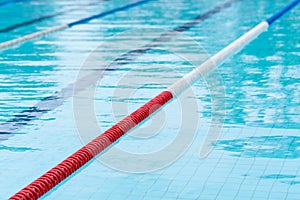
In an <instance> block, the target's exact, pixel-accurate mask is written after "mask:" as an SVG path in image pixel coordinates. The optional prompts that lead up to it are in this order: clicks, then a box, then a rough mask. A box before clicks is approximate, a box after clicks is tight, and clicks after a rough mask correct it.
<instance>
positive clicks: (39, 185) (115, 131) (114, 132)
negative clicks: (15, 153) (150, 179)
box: [10, 0, 300, 200]
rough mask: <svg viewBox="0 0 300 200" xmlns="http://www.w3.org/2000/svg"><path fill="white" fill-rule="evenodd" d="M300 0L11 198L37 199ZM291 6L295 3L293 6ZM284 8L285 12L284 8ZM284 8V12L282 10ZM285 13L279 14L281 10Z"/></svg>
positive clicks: (255, 35)
mask: <svg viewBox="0 0 300 200" xmlns="http://www.w3.org/2000/svg"><path fill="white" fill-rule="evenodd" d="M299 1H300V0H295V1H293V2H292V3H290V4H289V5H287V6H286V7H285V8H284V9H282V10H281V11H279V12H278V13H276V14H274V15H273V16H272V17H271V18H268V20H269V19H271V20H269V21H268V20H266V21H263V22H261V23H259V24H258V25H257V26H255V27H254V28H253V29H251V30H250V31H248V32H247V33H245V34H244V35H242V36H241V37H240V38H238V39H237V40H235V41H234V42H232V43H231V44H229V45H228V46H227V47H225V48H224V49H222V50H221V51H219V52H218V53H217V54H215V55H214V56H213V57H212V58H211V59H209V60H208V61H206V62H204V63H203V64H201V65H199V66H198V67H196V68H195V69H194V70H193V71H191V72H190V73H188V74H187V75H186V76H184V77H183V78H181V79H179V80H178V81H176V82H175V83H174V84H173V85H171V86H170V87H169V88H168V89H167V90H165V91H163V92H161V93H160V94H158V95H157V96H156V97H154V98H153V99H151V100H150V101H148V102H147V103H146V104H144V105H143V106H141V107H140V108H138V109H137V110H135V111H134V112H133V113H131V114H130V115H129V116H127V117H125V118H124V119H122V120H121V121H120V122H118V123H116V124H115V125H114V126H112V127H111V128H109V129H108V130H107V131H105V132H104V133H102V134H101V135H99V136H98V137H96V138H95V139H93V140H92V141H91V142H89V143H88V144H86V145H85V146H83V147H82V148H81V149H79V150H78V151H76V152H75V153H73V154H72V155H71V156H69V157H68V158H66V159H65V160H63V161H62V162H61V163H59V164H58V165H57V166H55V167H54V168H52V169H50V170H49V171H48V172H46V173H45V174H44V175H42V176H41V177H39V178H38V179H36V180H35V181H33V182H32V183H30V184H29V185H28V186H26V187H25V188H23V189H22V190H20V191H19V192H17V193H16V194H15V195H13V196H12V197H11V198H10V199H11V200H12V199H14V200H16V199H18V200H19V199H37V198H39V197H41V196H42V195H43V194H45V193H46V192H48V191H49V190H51V189H52V188H53V187H55V186H56V185H57V184H59V183H60V182H61V181H62V180H64V179H65V178H67V177H68V176H70V175H71V174H72V173H74V172H75V171H76V170H78V169H79V168H80V167H82V166H83V165H85V164H86V163H87V162H89V161H90V160H91V159H92V158H94V157H95V156H96V155H98V154H99V153H100V152H102V151H103V150H104V149H106V148H107V147H108V146H110V145H111V144H112V143H113V142H115V141H116V140H118V139H119V138H120V137H121V136H122V135H124V134H125V133H127V132H128V131H129V130H131V129H132V128H133V127H135V126H136V125H137V124H139V123H140V122H142V121H143V120H145V119H146V118H148V117H149V116H150V115H152V114H153V113H154V112H156V111H157V110H158V109H160V108H161V107H162V106H163V105H165V104H166V103H168V102H169V101H170V100H172V99H173V98H175V97H176V95H179V94H180V93H181V92H182V91H183V90H184V89H185V88H186V87H188V86H189V84H191V83H193V82H194V81H195V80H197V79H199V78H200V77H201V76H202V75H203V73H208V72H209V71H210V70H212V69H213V68H215V67H216V66H217V65H219V64H221V63H222V62H223V61H224V60H225V59H226V58H228V57H229V56H230V55H232V54H233V53H237V52H238V51H239V50H240V49H241V48H243V47H244V46H245V45H246V44H248V43H249V42H251V41H252V40H254V39H255V38H256V37H258V36H259V35H260V34H261V33H262V32H264V31H266V30H267V29H268V27H269V25H270V24H272V23H273V22H274V21H275V20H277V19H279V18H280V17H281V16H282V15H283V14H284V13H286V12H287V11H289V10H290V9H291V8H293V7H294V6H296V5H297V4H298V3H299ZM291 5H292V6H291ZM283 10H284V11H283ZM282 11H283V12H282ZM280 12H281V13H282V14H279V13H280Z"/></svg>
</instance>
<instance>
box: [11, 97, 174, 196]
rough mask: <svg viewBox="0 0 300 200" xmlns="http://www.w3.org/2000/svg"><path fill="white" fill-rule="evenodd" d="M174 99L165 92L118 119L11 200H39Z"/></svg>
mask: <svg viewBox="0 0 300 200" xmlns="http://www.w3.org/2000/svg"><path fill="white" fill-rule="evenodd" d="M172 98H173V95H172V93H171V92H169V91H163V92H161V93H160V94H158V95H157V96H156V97H154V98H153V99H151V100H150V101H148V102H147V103H146V104H144V105H143V106H141V107H140V108H138V109H137V110H136V111H134V112H133V113H131V114H130V115H128V116H127V117H125V118H124V119H122V120H121V121H119V122H118V123H117V124H115V125H114V126H112V127H111V128H110V129H108V130H107V131H105V132H104V133H103V134H101V135H99V136H98V137H96V138H95V139H94V140H92V141H91V142H89V143H88V144H86V145H85V146H83V147H82V148H81V149H79V150H78V151H76V152H75V153H73V154H72V155H71V156H69V157H68V158H66V159H65V160H63V161H62V162H61V163H59V164H58V165H56V166H55V167H54V168H52V169H50V170H49V171H48V172H46V173H45V174H43V175H42V176H41V177H39V178H38V179H36V180H35V181H33V182H32V183H30V184H29V185H28V186H26V187H25V188H23V189H22V190H20V191H19V192H17V193H16V194H15V195H13V196H12V197H11V198H10V200H29V199H30V200H31V199H38V198H39V197H41V196H42V195H44V194H45V193H47V192H48V191H49V190H51V189H52V188H53V187H55V186H56V185H58V184H59V183H60V182H61V181H63V180H64V179H65V178H67V177H68V176H70V175H71V174H72V173H74V172H75V171H76V170H78V169H79V168H80V167H82V166H83V165H85V164H86V163H87V162H89V161H90V160H91V159H92V158H94V157H95V156H96V155H97V154H99V153H100V152H102V151H103V150H104V149H106V148H107V147H108V146H109V145H110V144H112V143H113V142H115V141H116V140H118V139H119V138H120V137H121V136H122V135H124V134H125V133H126V132H128V131H129V130H130V129H132V128H133V127H135V126H136V125H137V124H139V123H140V122H142V121H143V120H144V119H146V118H147V117H149V116H150V115H151V114H152V113H154V112H155V111H156V110H158V109H159V108H160V107H162V106H163V105H164V104H166V103H167V102H168V101H170V100H171V99H172Z"/></svg>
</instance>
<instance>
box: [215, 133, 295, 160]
mask: <svg viewBox="0 0 300 200" xmlns="http://www.w3.org/2000/svg"><path fill="white" fill-rule="evenodd" d="M214 146H215V148H216V149H218V150H225V151H229V152H232V153H234V154H232V156H237V157H247V158H255V157H262V158H277V159H296V158H300V137H295V136H260V137H247V138H243V139H234V140H219V141H218V142H216V143H215V144H214Z"/></svg>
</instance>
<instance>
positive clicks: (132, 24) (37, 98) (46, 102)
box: [0, 0, 300, 199]
mask: <svg viewBox="0 0 300 200" xmlns="http://www.w3.org/2000/svg"><path fill="white" fill-rule="evenodd" d="M3 2H4V1H3ZM94 2H98V3H96V4H94V5H91V6H88V5H86V4H88V3H94ZM132 2H133V1H115V0H107V1H92V0H88V1H84V2H81V3H79V2H78V4H76V5H75V4H74V2H71V1H67V0H64V1H57V0H55V1H51V2H50V3H49V2H45V1H42V0H32V1H24V2H15V3H9V4H5V5H2V6H1V2H0V16H1V18H2V19H3V20H1V21H0V30H1V29H4V28H7V27H9V26H12V25H14V24H19V23H22V22H25V21H28V20H33V19H36V18H39V17H41V16H45V15H50V14H53V13H58V12H64V11H66V10H69V9H72V8H74V10H73V11H70V12H64V13H63V14H60V15H57V16H55V17H51V18H48V19H46V20H42V21H39V22H36V23H33V24H30V25H27V26H23V27H18V28H16V29H14V30H11V31H8V32H2V33H0V42H4V41H7V40H10V39H14V38H18V37H21V36H24V35H26V34H30V33H32V32H35V31H40V30H45V29H47V28H50V27H53V26H56V25H61V24H65V23H70V22H73V21H75V20H78V19H81V18H84V17H88V16H91V15H94V14H98V13H101V12H105V11H108V10H111V9H114V8H118V7H121V6H123V5H126V4H129V3H132ZM224 2H225V1H221V0H212V1H199V0H177V1H174V2H173V1H167V0H159V1H150V2H148V3H146V4H143V5H140V6H138V7H135V8H131V9H128V10H126V11H122V12H118V13H115V14H110V15H108V16H105V17H103V18H99V19H95V20H93V21H91V22H89V23H87V24H83V25H78V26H74V27H72V28H70V29H66V30H63V31H59V32H56V33H51V34H49V35H46V36H43V37H40V38H37V39H34V40H29V41H26V42H23V43H21V44H19V45H15V46H12V47H8V48H6V49H2V50H1V57H0V59H1V60H0V65H1V68H0V70H1V73H0V76H1V78H0V96H1V98H0V109H1V112H0V132H1V134H0V158H1V162H0V163H1V164H0V177H1V180H0V199H7V198H8V197H10V196H11V195H13V194H14V193H16V192H17V191H18V190H20V189H21V188H23V187H25V186H26V185H27V184H29V183H30V182H32V181H33V180H34V179H36V178H38V177H39V176H40V175H42V174H43V173H44V172H46V171H47V170H49V169H50V168H52V167H53V166H55V165H56V164H58V163H59V162H60V161H62V160H63V159H65V158H66V157H67V156H69V155H70V154H72V153H73V152H74V151H76V150H77V149H79V148H80V147H81V146H83V145H84V144H85V143H86V142H87V141H89V140H90V139H92V138H93V137H95V136H96V135H98V134H100V133H101V132H102V131H103V130H106V129H108V128H109V127H111V126H112V125H114V124H115V123H116V122H117V121H118V120H120V119H121V118H122V117H124V116H126V115H127V114H128V113H129V112H131V111H133V110H134V109H135V108H138V107H139V106H141V105H142V104H144V103H145V102H146V101H147V100H149V99H151V98H152V97H154V96H155V95H156V94H157V93H159V92H160V91H162V90H163V89H165V88H166V87H167V86H169V85H170V84H172V83H173V82H175V81H176V80H177V79H178V78H180V77H181V76H183V75H184V74H187V73H188V72H190V71H191V70H192V69H193V68H194V67H195V66H193V65H192V64H190V63H189V62H187V61H189V60H184V59H183V58H182V57H187V58H188V57H189V55H191V54H195V55H199V56H198V57H199V60H197V61H196V63H201V61H203V59H201V58H202V57H208V56H209V55H213V54H215V53H217V52H218V51H219V50H221V49H222V48H223V47H225V46H226V45H228V44H229V43H230V42H232V41H234V40H235V39H236V38H237V37H239V36H240V35H242V34H243V33H245V32H246V31H248V30H249V29H251V28H252V27H253V26H255V25H256V24H257V23H258V22H260V21H261V20H264V19H266V18H267V17H269V16H270V15H271V14H273V13H274V12H276V11H277V10H279V9H280V8H282V7H283V6H284V5H285V4H286V3H287V2H286V1H284V0H280V1H276V2H274V1H268V0H253V1H247V0H240V1H232V4H231V5H230V6H228V7H224V6H223V7H222V6H221V7H222V8H221V9H220V10H219V11H218V12H216V13H213V14H210V15H209V16H208V17H206V18H203V19H202V20H199V21H197V23H194V24H193V25H191V24H190V25H189V26H190V27H189V28H186V29H184V30H181V31H182V33H181V34H180V36H172V37H171V38H170V41H171V42H169V43H167V42H166V43H164V42H161V43H159V45H158V46H157V48H154V49H152V50H149V51H147V52H141V51H136V52H137V53H136V52H135V53H134V52H131V53H129V54H127V56H125V57H124V56H123V57H122V56H121V57H120V56H118V55H120V52H124V51H125V52H127V51H132V50H135V49H136V46H139V44H148V43H151V42H152V43H153V39H155V38H157V37H159V36H160V35H161V34H163V33H167V32H168V33H170V31H172V30H174V29H176V28H177V30H178V27H181V28H182V26H183V25H184V24H186V25H187V23H189V22H192V21H194V22H195V18H196V17H197V16H201V15H203V14H204V13H207V12H209V11H210V10H212V9H214V8H215V7H216V6H218V5H220V4H221V5H222V3H224ZM79 6H81V7H82V8H81V9H78V7H79ZM147 32H148V34H147ZM140 35H146V36H144V37H142V36H140ZM299 35H300V8H299V6H298V7H296V8H295V9H294V10H292V11H291V12H289V13H287V14H286V15H285V16H284V17H283V18H282V19H280V20H279V21H277V22H275V23H274V24H273V25H272V26H271V27H270V28H269V31H268V32H265V33H263V34H262V35H261V36H260V37H259V38H257V39H256V40H255V41H253V42H252V43H250V44H249V45H248V46H246V47H245V48H244V49H243V50H242V51H241V52H239V53H238V54H236V55H233V56H232V57H231V58H229V59H227V60H226V62H225V63H224V64H222V65H221V66H219V67H218V73H217V72H215V74H213V75H211V77H208V78H203V79H201V80H199V81H197V82H196V83H195V84H194V85H193V86H192V87H191V89H192V90H189V91H187V92H185V93H183V94H182V97H181V98H180V99H179V100H175V101H173V102H171V103H169V104H168V105H167V106H166V107H164V108H163V110H161V112H159V113H157V115H155V116H153V118H151V119H150V120H149V121H148V122H145V123H144V124H142V125H141V126H140V127H138V128H136V129H134V130H133V131H132V132H130V133H129V135H126V136H124V137H122V138H121V140H120V141H119V142H118V143H116V144H115V145H114V146H113V147H112V148H111V149H109V150H108V151H106V152H104V153H103V154H101V155H100V156H98V157H97V158H96V159H94V160H92V162H90V163H88V164H87V165H86V166H85V167H84V168H82V169H80V170H79V171H78V172H76V173H75V174H74V175H72V176H71V177H70V178H68V179H67V180H66V181H64V182H62V183H61V184H59V185H58V186H57V187H55V188H54V189H53V190H51V191H50V192H49V193H47V195H45V196H44V197H43V199H299V195H300V190H299V187H300V166H299V161H300V152H299V150H300V138H299V133H300V131H299V127H300V91H299V88H300V85H299V84H300V70H299V67H300V40H299ZM138 36H139V37H138ZM123 40H125V41H129V42H128V44H127V43H123V42H122V41H123ZM126 44H127V45H126ZM133 47H134V48H133ZM166 49H167V50H166ZM175 49H176V51H175ZM91 55H96V58H94V59H95V60H92V62H88V61H90V59H91ZM117 58H119V62H117V63H115V64H112V65H111V66H108V67H107V68H105V67H106V66H105V65H104V64H105V63H111V62H112V61H113V60H114V59H117ZM97 59H98V60H97ZM104 68H105V69H104ZM99 71H101V72H102V71H103V74H102V76H100V77H98V78H97V81H98V82H95V84H94V86H95V91H94V93H93V94H92V95H90V94H89V93H88V92H87V91H88V89H89V88H91V86H90V85H89V86H87V87H86V88H85V89H87V90H84V91H80V92H79V94H77V93H76V94H73V93H72V92H73V85H72V83H74V82H76V84H78V85H79V86H82V85H85V84H84V83H82V82H80V81H78V80H80V74H81V73H84V74H85V73H87V74H88V75H89V77H91V78H90V79H93V78H94V77H95V76H96V75H97V72H99ZM95 74H96V75H95ZM217 77H220V78H221V80H222V83H221V84H219V87H220V88H221V89H224V95H225V97H223V96H218V95H217V96H213V94H212V93H213V90H212V89H211V88H210V87H211V86H212V83H211V81H212V82H215V81H216V80H217ZM70 84H71V85H70ZM78 85H77V86H78ZM85 92H87V93H85ZM212 100H213V101H214V100H216V101H217V102H219V104H220V105H221V106H222V105H224V106H225V108H223V107H221V108H220V109H221V111H223V112H226V115H225V118H224V122H223V123H222V121H219V124H223V129H222V130H221V133H220V136H219V137H218V138H217V139H216V140H214V141H213V142H212V143H211V144H209V149H212V150H211V151H210V153H209V154H208V155H207V156H205V157H200V151H201V150H202V149H203V148H204V146H205V145H203V143H204V141H205V140H206V139H207V137H208V136H207V135H208V130H209V128H210V127H211V125H213V124H214V121H213V120H212V119H213V118H214V116H215V113H212V106H213V104H212ZM195 103H196V104H195ZM90 105H93V106H94V110H93V113H92V115H93V116H94V118H92V119H90V118H89V114H90V111H89V110H88V109H89V106H90ZM195 105H196V106H195ZM190 117H191V119H190ZM195 121H196V122H195ZM182 127H183V128H182ZM181 129H182V130H183V137H181V138H180V139H178V137H177V136H178V134H179V133H180V130H181ZM174 141H177V143H176V144H177V145H172V144H174V143H173V142H174ZM168 145H171V146H172V148H170V149H169V150H168V151H169V152H176V151H177V150H178V149H179V150H180V151H179V153H178V157H176V159H175V158H173V159H170V157H169V154H167V153H165V154H164V153H160V152H164V151H163V150H164V149H167V146H168ZM117 148H118V149H119V150H122V151H120V152H121V153H120V154H116V152H117V153H118V151H116V149H117ZM157 152H158V153H157ZM147 156H149V157H147ZM151 156H152V157H151ZM144 158H146V159H144ZM148 158H149V159H148ZM145 160H146V161H145Z"/></svg>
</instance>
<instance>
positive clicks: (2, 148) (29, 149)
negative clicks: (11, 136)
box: [0, 145, 39, 152]
mask: <svg viewBox="0 0 300 200" xmlns="http://www.w3.org/2000/svg"><path fill="white" fill-rule="evenodd" d="M3 150H6V151H11V152H24V151H36V150H39V149H33V148H29V147H9V146H4V145H0V151H3Z"/></svg>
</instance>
